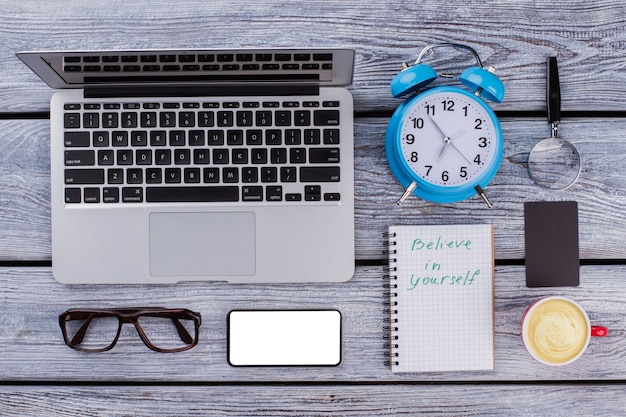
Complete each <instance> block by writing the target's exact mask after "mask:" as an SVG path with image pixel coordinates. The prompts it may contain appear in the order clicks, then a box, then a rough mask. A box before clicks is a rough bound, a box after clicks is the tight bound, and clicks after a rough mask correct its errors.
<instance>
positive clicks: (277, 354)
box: [227, 310, 341, 366]
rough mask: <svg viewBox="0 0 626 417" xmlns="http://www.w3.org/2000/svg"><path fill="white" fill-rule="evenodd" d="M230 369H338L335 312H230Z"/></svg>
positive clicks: (338, 331) (338, 330)
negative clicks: (315, 367) (307, 367)
mask: <svg viewBox="0 0 626 417" xmlns="http://www.w3.org/2000/svg"><path fill="white" fill-rule="evenodd" d="M227 350H228V363H229V364H230V365H231V366H337V365H339V364H340V363H341V313H340V312H339V311H337V310H233V311H231V312H230V313H229V314H228V348H227Z"/></svg>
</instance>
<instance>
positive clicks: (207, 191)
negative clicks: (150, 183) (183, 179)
mask: <svg viewBox="0 0 626 417" xmlns="http://www.w3.org/2000/svg"><path fill="white" fill-rule="evenodd" d="M146 201H147V202H149V203H191V202H235V201H239V187H238V186H227V185H225V186H219V185H216V186H197V187H194V186H189V187H146Z"/></svg>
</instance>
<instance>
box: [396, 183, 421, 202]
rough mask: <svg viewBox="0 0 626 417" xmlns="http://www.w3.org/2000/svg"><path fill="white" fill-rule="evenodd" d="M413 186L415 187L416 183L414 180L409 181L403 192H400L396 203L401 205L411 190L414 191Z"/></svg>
mask: <svg viewBox="0 0 626 417" xmlns="http://www.w3.org/2000/svg"><path fill="white" fill-rule="evenodd" d="M415 188H417V184H416V183H414V182H412V183H410V184H409V186H408V187H406V190H404V194H402V197H400V199H399V200H398V201H397V202H396V204H397V205H401V204H402V203H403V202H404V200H406V199H407V198H408V197H409V196H410V195H411V194H412V193H413V191H415Z"/></svg>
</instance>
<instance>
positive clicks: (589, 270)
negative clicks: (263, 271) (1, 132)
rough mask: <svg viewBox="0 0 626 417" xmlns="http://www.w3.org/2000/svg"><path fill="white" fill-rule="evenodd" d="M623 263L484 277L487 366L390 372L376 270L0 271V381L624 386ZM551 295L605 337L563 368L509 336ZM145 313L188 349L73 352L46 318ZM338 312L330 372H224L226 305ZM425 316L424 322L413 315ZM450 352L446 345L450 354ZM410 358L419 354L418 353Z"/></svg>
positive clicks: (123, 341)
mask: <svg viewBox="0 0 626 417" xmlns="http://www.w3.org/2000/svg"><path fill="white" fill-rule="evenodd" d="M625 273H626V266H583V267H582V268H581V285H580V286H579V287H576V288H559V289H555V288H545V289H537V288H533V289H529V288H526V286H525V277H524V267H523V266H502V267H497V268H496V274H495V369H494V370H493V371H480V372H450V373H442V372H440V373H407V374H399V373H396V374H394V373H392V372H391V370H390V368H389V367H388V366H387V365H386V364H385V361H386V353H387V352H388V345H387V343H386V341H385V340H384V336H385V335H386V334H385V332H384V331H383V326H385V320H386V319H387V318H388V314H387V313H385V311H384V310H385V306H384V303H385V301H386V297H385V295H384V293H385V285H386V283H385V280H384V279H383V276H384V272H383V268H382V267H374V266H372V267H358V268H357V272H356V274H355V276H354V278H352V280H350V281H348V282H346V283H341V284H329V285H315V284H299V285H290V284H286V285H259V284H257V285H231V284H225V283H216V282H213V283H180V284H177V285H104V286H97V285H62V284H59V283H57V282H56V281H54V280H53V278H52V276H51V274H50V269H49V268H17V267H16V268H6V267H5V268H0V288H2V289H3V291H2V293H1V295H0V363H1V364H2V365H1V366H0V381H51V382H53V381H75V382H80V381H92V382H93V381H96V382H98V381H99V382H115V381H119V382H123V381H134V382H211V383H213V382H214V383H219V382H224V383H228V382H264V381H265V382H267V381H275V382H296V381H300V382H307V381H309V382H313V381H317V382H323V381H334V382H337V383H341V382H342V381H353V382H354V381H360V382H366V381H367V382H376V383H388V382H394V383H401V382H412V381H432V382H438V383H445V382H454V381H467V382H470V381H475V382H480V381H500V382H506V381H538V380H541V381H564V380H570V381H579V380H602V381H609V380H613V381H619V380H626V345H625V344H624V342H623V341H624V338H625V337H626V334H625V331H624V329H625V328H626V301H625V300H624V297H623V296H622V294H624V293H625V292H626V280H624V279H623V277H624V274H625ZM554 294H560V295H564V296H567V297H570V298H572V299H574V300H576V301H578V302H579V303H580V304H581V305H582V306H583V307H584V308H585V309H586V310H587V312H588V314H589V316H590V318H591V320H592V322H593V323H595V324H601V325H605V326H607V327H608V328H609V331H610V333H609V336H608V337H605V338H599V339H596V338H594V339H593V340H592V341H591V344H590V346H589V349H588V351H587V352H586V354H585V355H584V356H583V357H582V358H581V359H579V360H578V361H576V362H575V363H574V364H572V365H568V366H564V367H548V366H544V365H541V364H540V363H539V362H536V361H535V360H533V359H532V358H531V357H530V355H528V353H527V352H526V350H525V349H524V347H523V345H522V342H521V339H520V336H519V323H520V319H521V317H522V314H523V312H524V310H525V309H526V307H527V306H528V305H529V304H531V303H532V301H534V300H536V299H538V298H540V297H544V296H547V295H554ZM137 305H153V306H157V305H159V306H166V307H186V308H190V309H192V310H195V311H198V312H200V313H201V314H202V327H201V333H200V342H199V344H198V346H196V347H195V348H193V349H191V350H189V351H186V352H181V353H176V354H160V353H156V352H153V351H151V350H148V349H147V348H146V347H145V346H144V345H143V343H142V342H141V341H140V340H139V337H138V336H137V334H136V331H135V330H134V328H132V326H126V328H125V329H124V330H123V331H122V336H121V338H120V340H119V342H118V344H117V346H116V347H115V348H113V350H111V351H109V352H105V353H102V354H87V353H82V352H77V351H74V350H72V349H70V348H69V347H67V346H65V344H64V343H63V339H62V335H61V330H60V328H59V324H58V316H59V314H61V313H62V312H63V311H65V310H66V309H68V308H71V307H127V306H137ZM242 308H244V309H245V308H258V309H309V308H313V309H318V308H321V309H338V310H339V311H341V313H342V317H343V323H342V325H343V329H342V334H343V343H342V362H341V364H340V365H339V366H337V367H318V368H311V367H295V368H294V367H291V368H284V367H270V368H235V367H231V366H229V365H228V363H227V360H226V317H227V314H228V312H229V311H230V310H232V309H242ZM423 319H424V320H428V314H427V313H426V314H425V315H424V317H423ZM459 348H462V347H461V346H450V349H459ZM418 354H419V353H418Z"/></svg>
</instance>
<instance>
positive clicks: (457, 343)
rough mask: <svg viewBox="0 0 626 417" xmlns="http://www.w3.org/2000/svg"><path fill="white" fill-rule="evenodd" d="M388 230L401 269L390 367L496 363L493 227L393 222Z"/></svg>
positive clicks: (445, 367) (461, 367)
mask: <svg viewBox="0 0 626 417" xmlns="http://www.w3.org/2000/svg"><path fill="white" fill-rule="evenodd" d="M389 233H390V236H394V234H395V237H392V238H390V241H391V240H392V241H395V242H396V246H394V247H393V249H395V250H396V253H394V254H393V255H390V266H394V265H393V260H394V259H395V260H396V262H395V267H396V268H397V270H396V271H395V272H393V275H394V276H395V277H396V279H395V280H393V281H392V282H394V283H395V284H397V288H395V289H394V290H392V291H391V293H392V297H393V296H394V295H396V294H397V296H395V297H393V299H392V300H391V301H392V305H393V302H394V301H396V302H397V305H396V306H395V307H393V308H392V310H396V311H397V314H393V313H392V320H393V319H397V323H395V325H396V326H397V328H398V331H397V332H394V334H393V335H392V336H393V337H395V336H397V340H394V341H393V342H392V346H393V345H397V348H396V349H392V350H393V352H392V353H397V356H396V357H394V361H393V364H392V371H393V372H429V371H431V372H437V371H461V370H484V369H493V366H494V364H493V362H494V359H493V358H494V354H493V344H494V342H493V274H494V269H493V226H492V225H442V226H391V227H389ZM393 337H392V338H393Z"/></svg>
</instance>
